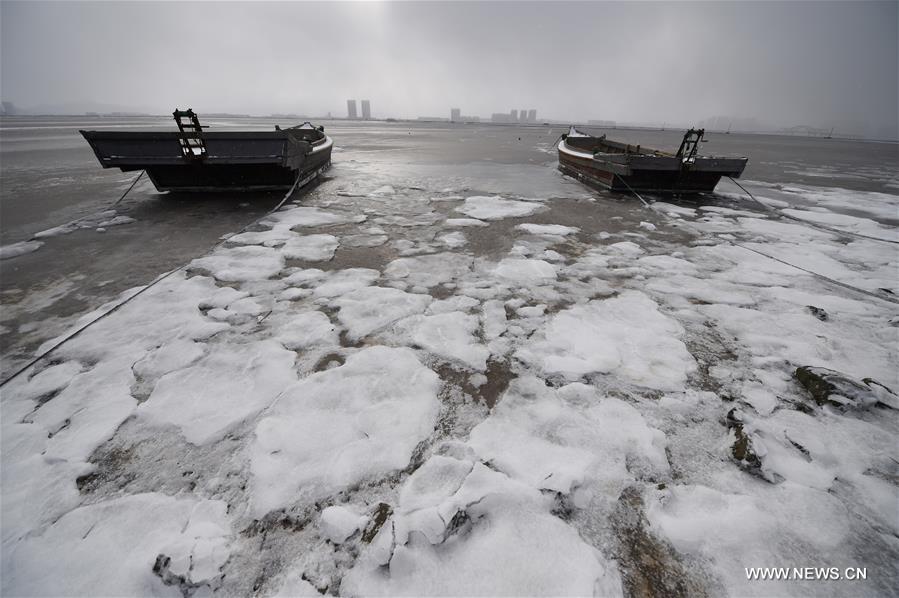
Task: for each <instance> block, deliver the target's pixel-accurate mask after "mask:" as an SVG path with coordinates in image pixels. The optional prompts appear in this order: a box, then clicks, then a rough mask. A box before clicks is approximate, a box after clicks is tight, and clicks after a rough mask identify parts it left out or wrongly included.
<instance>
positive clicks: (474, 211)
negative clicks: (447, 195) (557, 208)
mask: <svg viewBox="0 0 899 598" xmlns="http://www.w3.org/2000/svg"><path fill="white" fill-rule="evenodd" d="M543 209H544V208H543V206H542V205H541V204H539V203H537V202H528V201H517V200H513V199H503V198H502V197H499V196H485V195H475V196H472V197H468V198H466V199H465V203H464V204H463V205H462V206H460V207H458V208H456V211H457V212H461V213H463V214H465V215H466V216H470V217H471V218H476V219H478V220H499V219H502V218H521V217H522V216H530V215H531V214H534V213H536V212H539V211H541V210H543Z"/></svg>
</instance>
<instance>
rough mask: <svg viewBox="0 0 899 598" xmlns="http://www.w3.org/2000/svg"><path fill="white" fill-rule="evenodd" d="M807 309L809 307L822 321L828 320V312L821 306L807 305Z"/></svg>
mask: <svg viewBox="0 0 899 598" xmlns="http://www.w3.org/2000/svg"><path fill="white" fill-rule="evenodd" d="M805 309H807V310H808V311H809V313H810V314H812V315H813V316H815V317H816V318H818V319H819V320H821V321H822V322H826V321H827V320H828V319H829V317H828V315H827V312H826V311H824V310H823V309H821V308H820V307H815V306H814V305H806V306H805Z"/></svg>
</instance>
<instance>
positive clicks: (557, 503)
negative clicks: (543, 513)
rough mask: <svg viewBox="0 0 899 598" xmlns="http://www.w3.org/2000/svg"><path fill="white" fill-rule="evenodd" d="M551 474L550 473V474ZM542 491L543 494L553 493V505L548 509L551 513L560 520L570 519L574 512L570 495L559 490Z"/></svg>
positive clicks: (566, 520)
mask: <svg viewBox="0 0 899 598" xmlns="http://www.w3.org/2000/svg"><path fill="white" fill-rule="evenodd" d="M551 475H552V474H550V476H551ZM547 477H549V476H547ZM542 492H543V494H551V495H553V507H552V509H551V510H550V513H552V514H553V515H555V516H556V517H558V518H559V519H561V520H562V521H565V522H568V521H571V517H572V515H573V514H574V510H575V507H574V504H573V503H572V502H571V495H569V494H562V493H561V492H555V491H552V490H542Z"/></svg>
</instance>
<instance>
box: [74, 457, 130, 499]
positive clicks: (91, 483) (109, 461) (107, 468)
mask: <svg viewBox="0 0 899 598" xmlns="http://www.w3.org/2000/svg"><path fill="white" fill-rule="evenodd" d="M102 448H103V447H101V449H102ZM101 449H97V452H95V453H94V454H93V455H92V456H91V462H92V463H94V465H95V466H96V469H95V470H94V471H92V472H91V473H88V474H85V475H83V476H79V477H78V478H77V479H76V480H75V485H76V486H77V487H78V491H79V492H81V493H82V494H91V493H93V492H95V491H96V490H97V489H98V488H99V487H101V486H103V485H104V484H105V483H106V482H108V481H110V479H111V478H113V477H117V476H114V475H111V473H112V472H119V471H121V470H123V469H125V466H126V465H127V464H128V463H129V462H130V461H131V460H132V458H133V457H134V447H128V448H118V447H111V448H110V449H109V450H107V451H104V452H103V453H101V454H98V452H99V451H100V450H101ZM134 477H135V475H134V474H131V475H129V474H124V475H123V476H122V479H120V480H119V482H120V487H124V486H125V485H127V484H128V483H129V482H131V481H132V480H133V479H134Z"/></svg>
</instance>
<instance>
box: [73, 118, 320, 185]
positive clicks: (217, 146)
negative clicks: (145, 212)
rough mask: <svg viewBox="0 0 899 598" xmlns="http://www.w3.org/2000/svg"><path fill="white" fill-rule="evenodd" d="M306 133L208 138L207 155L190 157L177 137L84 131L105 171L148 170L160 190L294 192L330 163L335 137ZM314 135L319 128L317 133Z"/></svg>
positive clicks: (233, 134) (214, 134) (207, 135)
mask: <svg viewBox="0 0 899 598" xmlns="http://www.w3.org/2000/svg"><path fill="white" fill-rule="evenodd" d="M309 131H310V129H303V130H302V131H299V132H297V131H296V130H294V129H286V130H281V131H262V132H210V133H204V134H203V141H204V143H205V150H206V151H205V155H203V156H202V157H189V156H185V155H184V152H183V149H182V145H181V143H180V141H179V139H180V136H179V134H178V133H175V132H172V133H169V132H145V131H140V132H128V131H81V134H82V135H83V136H84V138H85V139H86V140H87V142H88V143H89V144H90V146H91V148H92V149H93V150H94V154H95V155H96V156H97V159H98V160H99V162H100V164H101V165H102V166H103V167H104V168H119V169H121V170H122V171H123V172H129V171H136V170H144V171H146V172H147V175H148V176H149V178H150V180H151V181H152V182H153V184H154V185H155V186H156V189H157V190H159V191H176V192H217V191H263V190H283V189H289V188H290V187H291V186H293V184H294V183H295V182H297V181H299V180H304V179H306V178H309V176H310V175H313V174H315V173H318V172H321V171H322V170H324V169H325V168H327V167H328V166H329V165H330V163H331V147H332V145H333V144H332V142H331V139H330V138H328V137H327V136H326V135H324V134H323V133H320V132H318V134H317V136H318V138H314V137H313V134H312V133H310V132H309ZM312 131H314V130H312Z"/></svg>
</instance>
